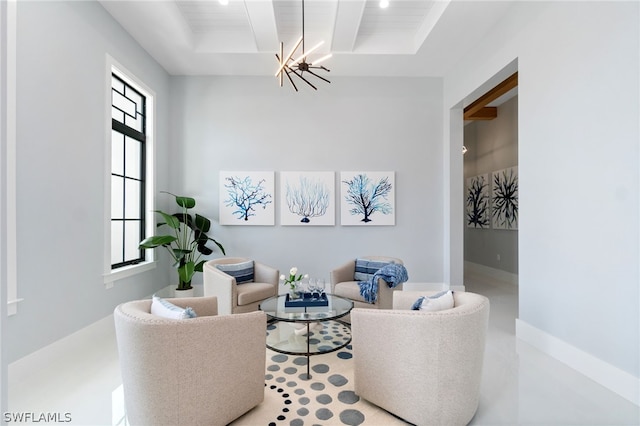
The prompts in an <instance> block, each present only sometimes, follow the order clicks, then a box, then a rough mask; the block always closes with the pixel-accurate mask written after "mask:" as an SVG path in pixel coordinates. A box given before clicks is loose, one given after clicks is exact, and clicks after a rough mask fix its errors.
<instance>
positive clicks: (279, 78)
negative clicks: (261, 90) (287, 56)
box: [276, 43, 283, 87]
mask: <svg viewBox="0 0 640 426" xmlns="http://www.w3.org/2000/svg"><path fill="white" fill-rule="evenodd" d="M282 48H283V44H282V43H280V55H281V56H282ZM276 58H277V59H278V63H280V56H278V54H277V53H276ZM276 77H278V80H279V81H280V87H282V83H283V81H282V80H283V78H282V71H280V72H279V73H278V74H277V75H276Z"/></svg>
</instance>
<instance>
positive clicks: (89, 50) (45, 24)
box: [2, 2, 169, 361]
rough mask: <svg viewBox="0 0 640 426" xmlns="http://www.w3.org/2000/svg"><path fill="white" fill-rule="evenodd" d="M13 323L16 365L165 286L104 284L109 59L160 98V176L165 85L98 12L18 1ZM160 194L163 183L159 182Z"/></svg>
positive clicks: (152, 276)
mask: <svg viewBox="0 0 640 426" xmlns="http://www.w3.org/2000/svg"><path fill="white" fill-rule="evenodd" d="M17 20H18V22H17V98H18V100H17V104H18V105H17V162H16V163H17V164H16V168H17V198H18V200H17V235H18V248H17V259H18V265H17V269H18V270H17V276H18V296H19V297H20V298H23V299H24V301H23V302H21V303H20V304H19V306H18V313H17V314H16V315H14V316H12V317H9V318H7V319H3V321H5V320H6V322H7V324H6V325H7V333H6V335H3V336H2V346H3V348H7V352H8V359H9V361H13V360H15V359H17V358H20V357H21V356H24V355H26V354H28V353H30V352H32V351H34V350H36V349H39V348H41V347H43V346H45V345H46V344H48V343H51V342H53V341H55V340H57V339H59V338H61V337H63V336H66V335H68V334H70V333H72V332H74V331H76V330H79V329H80V328H82V327H85V326H87V325H89V324H91V323H93V322H95V321H96V320H98V319H100V318H103V317H105V316H106V315H108V314H110V313H111V312H112V311H113V308H114V307H115V305H117V304H118V303H119V302H122V301H124V300H130V299H135V298H140V297H143V296H145V295H148V294H151V293H152V292H153V291H154V290H155V289H159V288H162V287H164V286H165V285H168V284H169V283H168V276H167V273H166V270H165V269H164V268H162V269H156V270H154V271H152V272H149V273H147V274H145V275H144V276H137V277H133V278H130V279H128V280H123V281H120V282H117V283H116V285H115V287H114V288H113V289H110V290H105V288H104V284H103V277H102V271H103V265H102V260H103V217H104V201H103V200H104V195H103V186H104V179H105V178H106V177H107V176H106V175H105V170H104V169H105V163H106V161H105V158H104V157H105V155H104V153H105V149H104V144H105V143H107V142H109V141H106V140H105V134H107V132H106V126H107V123H106V122H105V109H106V108H110V99H108V98H106V94H105V90H104V87H105V79H106V78H108V76H107V67H106V63H107V62H106V55H107V54H109V55H111V56H112V57H113V58H114V59H116V60H117V61H118V62H119V63H121V64H122V65H123V66H125V67H127V68H128V69H129V70H130V71H131V72H132V73H134V74H135V75H136V76H137V77H138V78H140V79H141V80H143V81H144V82H145V83H146V84H147V85H148V86H149V87H150V88H151V89H152V90H154V91H155V92H156V95H157V100H158V105H159V107H158V109H157V123H158V125H157V129H156V135H157V145H158V148H159V152H160V154H159V155H158V168H159V169H161V170H166V169H167V153H166V152H167V150H166V145H167V142H168V138H167V136H166V135H167V134H168V121H169V119H168V105H167V100H168V96H169V77H168V75H167V74H166V73H165V72H164V71H163V70H162V68H160V67H159V66H158V65H157V64H156V63H155V62H154V61H153V60H152V59H151V58H150V57H149V56H148V55H147V53H146V52H144V51H143V50H142V49H141V48H140V47H139V46H138V45H137V44H136V43H135V42H133V40H132V39H131V38H130V37H129V36H128V35H126V33H124V31H122V28H121V27H120V26H118V25H116V24H115V22H114V21H113V20H112V19H111V17H110V15H109V14H108V13H107V12H106V11H105V10H104V9H103V8H102V7H101V6H100V5H99V4H98V3H96V2H18V8H17ZM158 179H159V184H161V185H166V182H167V181H168V177H167V176H166V175H165V174H159V176H158Z"/></svg>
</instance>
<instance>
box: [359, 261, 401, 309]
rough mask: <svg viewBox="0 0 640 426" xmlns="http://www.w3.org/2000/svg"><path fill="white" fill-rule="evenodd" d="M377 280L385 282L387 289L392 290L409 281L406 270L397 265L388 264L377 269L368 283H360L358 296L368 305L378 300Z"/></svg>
mask: <svg viewBox="0 0 640 426" xmlns="http://www.w3.org/2000/svg"><path fill="white" fill-rule="evenodd" d="M378 278H382V279H383V280H385V281H386V282H387V284H388V285H389V288H393V287H395V286H397V285H399V284H402V283H403V282H405V281H407V280H408V279H409V275H408V274H407V268H405V267H404V266H403V265H400V264H397V263H390V264H388V265H385V266H383V267H382V268H380V269H378V270H377V271H376V273H375V274H373V276H372V277H371V279H370V280H369V281H361V282H359V283H358V285H359V286H360V296H362V297H364V300H366V301H367V302H369V303H376V300H378Z"/></svg>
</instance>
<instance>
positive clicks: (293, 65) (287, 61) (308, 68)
mask: <svg viewBox="0 0 640 426" xmlns="http://www.w3.org/2000/svg"><path fill="white" fill-rule="evenodd" d="M323 43H324V42H323V41H321V42H320V43H318V44H316V45H315V46H313V47H312V48H311V49H309V50H308V51H306V52H305V50H304V0H302V36H300V38H299V39H298V41H297V42H296V44H295V45H294V47H293V49H291V52H289V55H287V56H286V57H285V56H283V55H284V43H282V42H281V43H280V54H277V53H276V58H277V59H278V71H277V72H276V77H277V78H278V80H279V81H280V87H282V84H283V81H284V77H285V76H286V77H287V78H288V79H289V82H290V83H291V85H292V86H293V88H294V89H295V91H296V92H297V91H298V87H297V86H296V84H295V83H294V82H293V79H292V78H291V75H292V74H293V75H295V76H297V77H298V78H300V79H301V80H302V81H304V82H305V83H307V84H308V85H309V86H311V87H312V88H313V89H314V90H318V88H317V87H316V86H314V85H313V84H312V83H311V82H310V81H309V80H307V78H306V77H305V73H307V74H310V75H312V76H314V77H317V78H319V79H320V80H323V81H326V82H327V83H331V82H330V81H329V80H327V79H326V78H324V77H322V76H320V75H318V74H317V73H316V72H314V71H313V70H323V71H326V72H331V70H329V69H327V68H325V67H323V66H321V65H320V66H318V64H319V63H320V62H322V61H324V60H326V59H329V58H330V57H331V53H329V54H328V55H325V56H323V57H321V58H318V59H316V60H315V61H313V62H307V59H308V56H309V54H310V53H311V52H313V51H315V50H316V49H318V48H319V47H320V46H322V44H323ZM300 46H302V52H301V54H300V55H299V56H298V57H296V58H295V59H294V56H293V55H294V54H295V53H296V51H297V50H298V48H299V47H300Z"/></svg>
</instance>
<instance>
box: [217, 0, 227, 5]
mask: <svg viewBox="0 0 640 426" xmlns="http://www.w3.org/2000/svg"><path fill="white" fill-rule="evenodd" d="M218 2H219V3H220V4H221V5H223V6H226V5H228V4H229V0H218Z"/></svg>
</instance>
